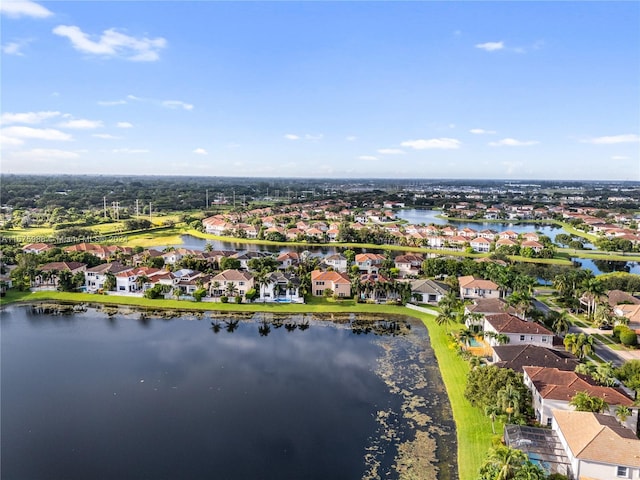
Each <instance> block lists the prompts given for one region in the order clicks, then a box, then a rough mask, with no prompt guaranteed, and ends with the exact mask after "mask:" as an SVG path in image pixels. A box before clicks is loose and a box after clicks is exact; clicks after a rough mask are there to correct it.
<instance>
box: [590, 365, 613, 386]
mask: <svg viewBox="0 0 640 480" xmlns="http://www.w3.org/2000/svg"><path fill="white" fill-rule="evenodd" d="M614 370H615V367H614V366H613V363H612V362H603V363H600V364H598V366H597V367H596V371H595V375H593V378H594V379H595V380H596V381H597V382H598V383H599V384H600V385H604V386H607V387H613V386H614V385H615V384H616V377H615V375H614Z"/></svg>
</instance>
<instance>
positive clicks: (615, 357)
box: [533, 299, 640, 367]
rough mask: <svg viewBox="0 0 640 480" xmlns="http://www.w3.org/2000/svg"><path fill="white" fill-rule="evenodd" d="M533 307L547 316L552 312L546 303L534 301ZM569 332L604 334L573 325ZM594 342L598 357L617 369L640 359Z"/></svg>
mask: <svg viewBox="0 0 640 480" xmlns="http://www.w3.org/2000/svg"><path fill="white" fill-rule="evenodd" d="M533 306H534V308H535V309H536V310H540V311H541V312H542V313H544V314H545V315H546V314H547V313H549V311H551V308H549V307H548V306H547V305H545V304H544V303H542V302H541V301H539V300H536V299H534V300H533ZM569 332H570V333H588V334H593V333H603V332H602V331H600V330H598V329H597V328H582V327H578V326H576V325H572V326H571V328H570V329H569ZM604 333H607V332H604ZM593 340H594V348H593V349H594V351H595V353H596V355H598V356H599V357H600V358H601V359H602V360H604V361H605V362H612V363H613V364H614V365H615V366H617V367H619V366H620V365H622V364H623V363H624V362H625V361H627V360H631V359H632V358H639V359H640V354H638V356H635V355H634V354H633V353H630V352H618V351H616V350H611V349H610V348H609V347H607V346H606V345H604V344H603V343H602V342H600V341H599V340H598V339H597V338H594V339H593Z"/></svg>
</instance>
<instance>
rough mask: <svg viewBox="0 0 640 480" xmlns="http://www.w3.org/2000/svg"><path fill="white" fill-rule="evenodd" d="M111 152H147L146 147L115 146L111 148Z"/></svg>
mask: <svg viewBox="0 0 640 480" xmlns="http://www.w3.org/2000/svg"><path fill="white" fill-rule="evenodd" d="M111 152H112V153H127V154H130V153H149V150H147V149H146V148H115V149H113V150H111Z"/></svg>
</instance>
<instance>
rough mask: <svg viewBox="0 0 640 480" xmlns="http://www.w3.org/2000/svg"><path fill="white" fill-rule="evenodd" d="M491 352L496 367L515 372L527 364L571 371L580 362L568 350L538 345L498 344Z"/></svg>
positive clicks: (521, 369) (520, 370)
mask: <svg viewBox="0 0 640 480" xmlns="http://www.w3.org/2000/svg"><path fill="white" fill-rule="evenodd" d="M493 353H494V354H495V356H496V357H497V358H498V359H499V360H498V361H497V362H495V363H494V365H495V366H496V367H500V368H510V369H511V370H515V371H516V372H522V371H524V370H523V368H524V367H527V366H533V367H549V368H557V369H558V370H566V371H571V372H572V371H573V370H575V368H576V366H577V365H578V364H579V363H580V362H579V361H578V359H577V358H576V357H574V356H573V355H571V354H570V353H569V352H564V351H561V350H553V349H552V348H546V347H540V346H538V345H498V346H495V347H493Z"/></svg>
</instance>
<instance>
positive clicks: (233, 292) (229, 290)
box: [224, 282, 238, 297]
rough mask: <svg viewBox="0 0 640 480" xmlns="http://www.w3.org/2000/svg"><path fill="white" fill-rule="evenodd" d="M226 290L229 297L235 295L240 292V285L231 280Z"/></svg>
mask: <svg viewBox="0 0 640 480" xmlns="http://www.w3.org/2000/svg"><path fill="white" fill-rule="evenodd" d="M224 291H225V293H226V294H227V297H235V296H236V295H237V294H238V287H237V286H236V284H235V283H234V282H229V283H227V287H226V288H225V290H224Z"/></svg>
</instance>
